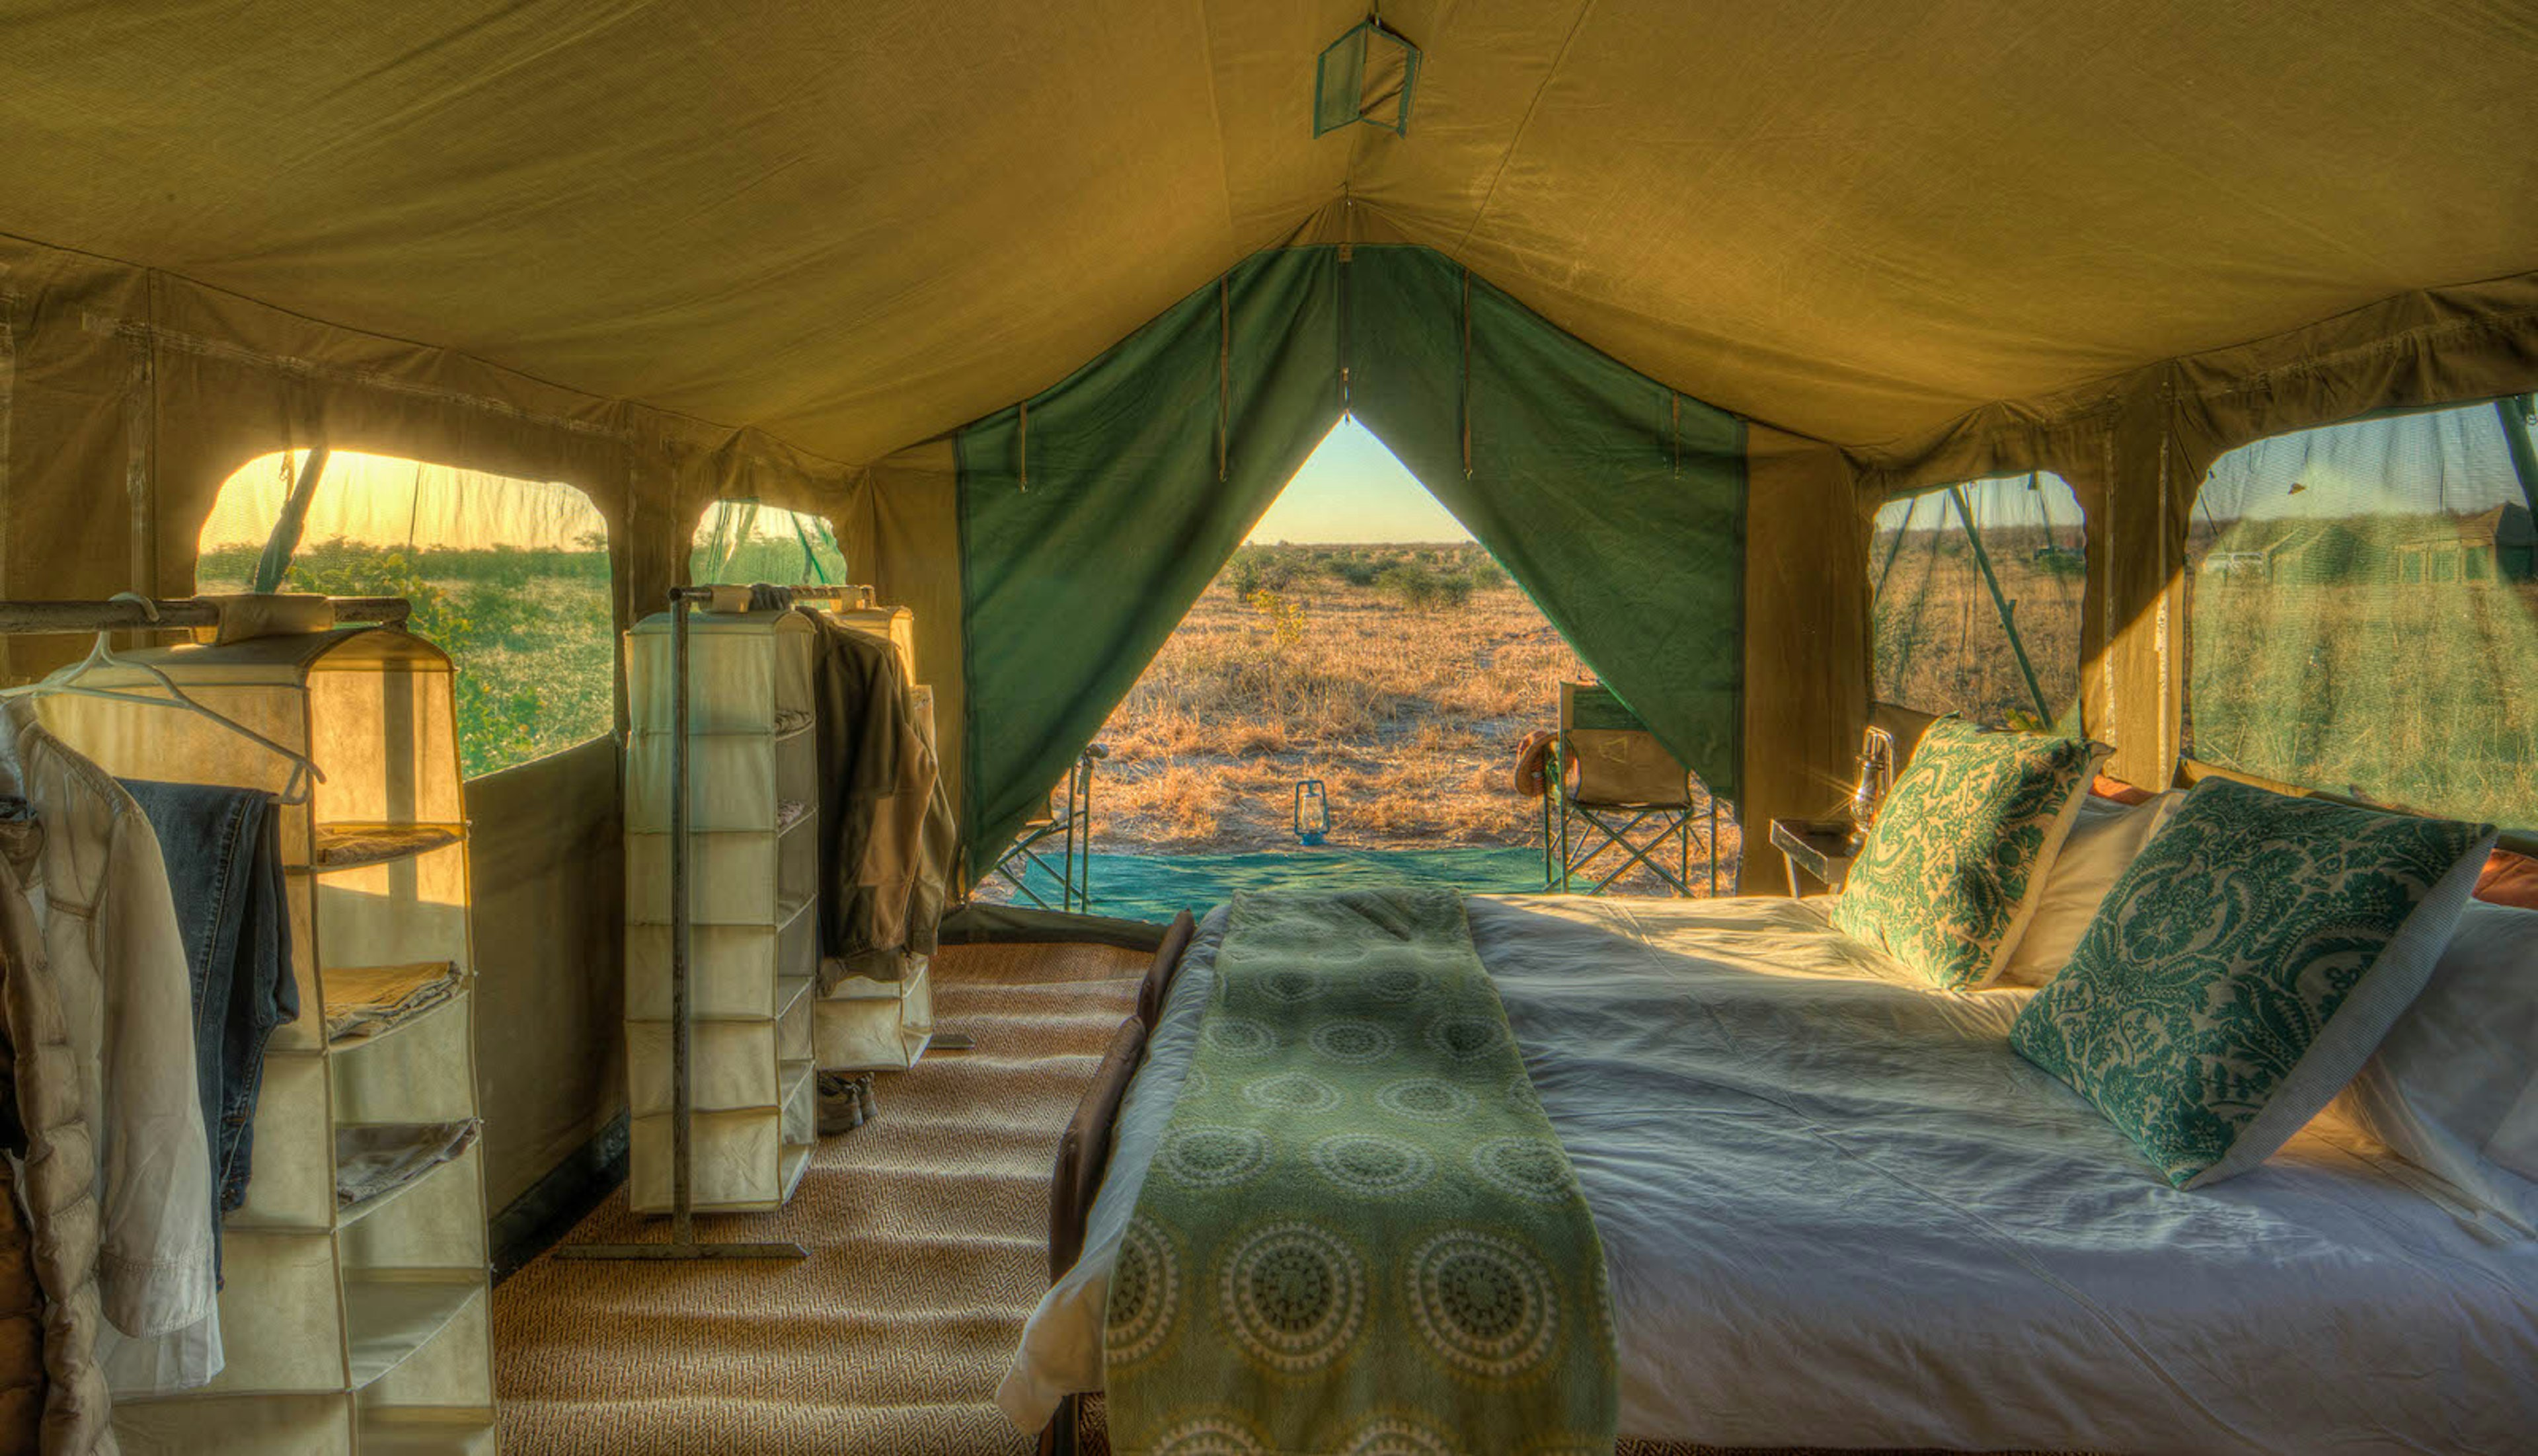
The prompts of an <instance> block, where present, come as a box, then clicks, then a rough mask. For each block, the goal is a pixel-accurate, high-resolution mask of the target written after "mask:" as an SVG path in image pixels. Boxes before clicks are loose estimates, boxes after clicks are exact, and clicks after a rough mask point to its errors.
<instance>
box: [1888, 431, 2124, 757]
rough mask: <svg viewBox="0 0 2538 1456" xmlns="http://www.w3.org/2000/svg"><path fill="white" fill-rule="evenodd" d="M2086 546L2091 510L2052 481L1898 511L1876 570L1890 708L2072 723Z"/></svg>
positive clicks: (2001, 486)
mask: <svg viewBox="0 0 2538 1456" xmlns="http://www.w3.org/2000/svg"><path fill="white" fill-rule="evenodd" d="M2086 545H2087V541H2086V535H2085V532H2084V529H2083V526H2082V521H2081V514H2080V502H2079V498H2078V497H2077V496H2074V495H2073V494H2072V492H2071V487H2070V486H2069V485H2068V484H2067V483H2066V482H2064V481H2063V479H2062V478H2061V477H2060V476H2058V475H2054V474H2052V473H2051V472H2049V471H2037V472H2035V473H2033V474H2028V475H2018V476H2009V477H2005V478H2002V479H1998V480H1981V481H1968V482H1965V483H1963V484H1961V485H1954V486H1946V487H1942V488H1940V489H1938V490H1935V491H1927V492H1923V493H1921V494H1919V495H1916V496H1904V497H1900V498H1897V499H1894V500H1889V501H1887V502H1886V504H1885V505H1884V506H1882V507H1880V508H1879V510H1878V512H1877V527H1876V530H1875V532H1874V533H1873V534H1872V537H1871V546H1870V550H1869V558H1868V571H1869V587H1870V590H1871V592H1872V600H1873V602H1874V604H1875V605H1874V608H1873V611H1874V615H1875V633H1876V635H1875V649H1874V658H1875V664H1874V665H1875V673H1876V678H1875V688H1876V695H1877V697H1878V700H1880V701H1882V702H1891V703H1896V704H1899V705H1901V706H1904V707H1908V708H1913V709H1916V710H1918V711H1921V712H1925V713H1947V712H1961V713H1964V714H1965V715H1966V716H1968V717H1970V718H1973V719H1976V720H1977V721H1980V722H1984V723H1992V724H2003V723H2024V724H2040V723H2052V722H2057V721H2061V720H2063V719H2064V718H2066V717H2067V716H2068V715H2069V713H2070V711H2071V709H2072V706H2073V704H2074V703H2075V702H2076V701H2077V700H2078V698H2079V691H2080V599H2081V594H2082V591H2083V589H2084V586H2085V582H2086V578H2087V576H2088V563H2087V554H2086Z"/></svg>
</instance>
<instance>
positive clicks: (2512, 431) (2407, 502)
mask: <svg viewBox="0 0 2538 1456" xmlns="http://www.w3.org/2000/svg"><path fill="white" fill-rule="evenodd" d="M2529 430H2530V410H2529V402H2528V400H2527V399H2526V398H2525V397H2524V398H2518V399H2510V400H2505V401H2501V402H2498V403H2493V404H2478V405H2472V406H2466V407H2462V408H2458V409H2448V410H2440V411H2435V412H2428V413H2420V414H2412V415H2401V416H2395V417H2390V418H2381V419H2370V420H2360V421H2354V422H2352V423H2349V424H2344V425H2336V426H2329V427H2327V428H2325V429H2321V430H2303V431H2301V432H2299V433H2297V434H2287V435H2281V436H2278V437H2276V438H2274V439H2268V440H2260V441H2258V442H2256V443H2255V444H2251V445H2246V446H2243V447H2241V448H2239V449H2237V450H2233V451H2231V452H2230V453H2229V454H2227V455H2224V456H2223V457H2221V459H2220V461H2219V462H2218V463H2216V464H2215V465H2214V466H2213V467H2212V473H2211V474H2210V476H2208V477H2207V478H2206V479H2205V480H2204V483H2203V490H2202V494H2201V496H2199V497H2198V498H2197V500H2196V502H2195V507H2194V518H2193V523H2192V527H2191V530H2190V533H2189V535H2188V539H2187V549H2186V565H2187V571H2188V577H2187V582H2188V585H2187V591H2188V600H2189V603H2190V612H2191V615H2190V617H2189V619H2188V621H2189V623H2190V628H2189V637H2188V650H2189V652H2190V654H2191V662H2192V666H2191V674H2190V676H2189V678H2188V680H2187V698H2186V723H2187V728H2186V734H2187V736H2186V752H2187V753H2189V754H2190V755H2192V756H2193V757H2195V758H2198V759H2202V760H2205V761H2210V762H2215V763H2220V764H2224V765H2227V766H2230V767H2235V768H2239V769H2242V770H2245V771H2247V772H2250V773H2257V774H2262V775H2264V776H2267V777H2271V778H2281V779H2288V780H2291V781H2293V782H2296V783H2301V784H2304V785H2308V786H2310V787H2314V788H2326V789H2334V790H2339V791H2343V792H2347V793H2355V794H2359V795H2363V796H2367V797H2372V798H2377V799H2381V800H2385V801H2387V802H2390V803H2395V804H2402V805H2406V806H2408V807H2412V808H2417V809H2423V810H2428V811H2431V812H2434V813H2439V814H2449V815H2457V816H2461V817H2464V818H2469V819H2492V820H2495V821H2497V822H2499V823H2504V824H2508V825H2512V826H2516V827H2526V826H2532V825H2538V689H2533V688H2532V686H2531V682H2530V674H2529V668H2530V666H2531V664H2532V663H2538V585H2533V584H2532V581H2531V578H2532V575H2533V565H2538V563H2533V553H2538V532H2534V531H2533V530H2532V529H2531V523H2530V502H2531V499H2532V498H2533V493H2538V461H2533V458H2532V455H2531V453H2530V452H2529V449H2528V437H2529Z"/></svg>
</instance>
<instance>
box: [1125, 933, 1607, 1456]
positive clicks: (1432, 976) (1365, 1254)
mask: <svg viewBox="0 0 2538 1456" xmlns="http://www.w3.org/2000/svg"><path fill="white" fill-rule="evenodd" d="M1104 1344H1105V1348H1106V1356H1105V1358H1106V1361H1107V1371H1106V1376H1105V1383H1106V1385H1107V1388H1108V1399H1109V1428H1110V1442H1111V1448H1112V1449H1113V1450H1115V1451H1117V1452H1119V1453H1121V1456H1149V1453H1151V1456H1237V1453H1258V1452H1276V1453H1305V1452H1314V1453H1321V1452H1330V1453H1348V1456H1446V1453H1452V1452H1475V1453H1477V1452H1510V1453H1531V1456H1555V1453H1558V1456H1569V1453H1577V1452H1587V1451H1601V1452H1609V1451H1611V1450H1612V1449H1613V1439H1614V1421H1615V1416H1616V1412H1617V1409H1618V1395H1617V1391H1616V1384H1615V1381H1616V1374H1615V1371H1616V1366H1615V1362H1614V1355H1613V1327H1612V1316H1611V1306H1610V1302H1609V1300H1608V1298H1607V1294H1606V1290H1605V1284H1604V1252H1603V1246H1602V1244H1601V1243H1600V1242H1598V1241H1597V1239H1596V1236H1595V1224H1594V1222H1593V1220H1592V1219H1591V1218H1589V1217H1588V1215H1587V1212H1586V1204H1585V1200H1584V1199H1583V1197H1581V1196H1580V1194H1579V1193H1578V1191H1577V1178H1576V1174H1575V1173H1574V1172H1573V1171H1571V1169H1570V1166H1569V1158H1568V1155H1567V1154H1566V1153H1564V1152H1562V1151H1561V1147H1560V1142H1559V1140H1558V1138H1557V1137H1556V1136H1555V1135H1554V1134H1553V1132H1552V1129H1551V1123H1550V1121H1549V1119H1547V1118H1545V1117H1544V1116H1543V1113H1542V1104H1541V1103H1540V1102H1538V1101H1536V1100H1535V1098H1534V1094H1533V1087H1532V1084H1531V1083H1530V1082H1529V1081H1527V1079H1526V1077H1525V1072H1524V1063H1523V1060H1522V1059H1521V1057H1520V1056H1519V1055H1518V1054H1517V1049H1516V1044H1515V1037H1514V1035H1513V1034H1512V1033H1511V1032H1510V1031H1509V1030H1508V1029H1507V1020H1506V1011H1505V1009H1504V1008H1503V1007H1502V1006H1501V1005H1500V1004H1499V996H1498V991H1497V989H1496V988H1495V987H1494V986H1492V985H1491V984H1490V978H1489V972H1488V971H1486V970H1485V969H1483V968H1482V966H1481V960H1480V957H1479V955H1478V954H1477V953H1475V952H1474V951H1473V949H1472V933H1471V927H1470V925H1469V923H1468V922H1467V921H1466V920H1465V919H1464V915H1463V901H1462V897H1461V896H1460V895H1457V894H1455V893H1452V892H1450V891H1414V890H1394V891H1364V892H1356V893H1347V894H1335V895H1278V894H1253V895H1240V896H1237V897H1236V899H1235V902H1234V911H1233V923H1232V925H1231V926H1230V927H1229V929H1228V931H1227V933H1226V938H1225V943H1224V946H1223V947H1222V948H1221V949H1220V951H1219V952H1218V955H1217V959H1216V984H1215V991H1214V994H1213V996H1212V997H1211V999H1210V1000H1209V1002H1208V1005H1207V1007H1206V1009H1205V1011H1204V1012H1203V1014H1202V1015H1201V1018H1200V1021H1199V1035H1198V1050H1197V1052H1196V1055H1195V1057H1194V1058H1193V1060H1192V1062H1191V1064H1190V1069H1189V1073H1188V1079H1187V1081H1186V1082H1185V1083H1184V1084H1183V1086H1182V1089H1181V1093H1180V1099H1179V1101H1178V1102H1177V1103H1176V1104H1175V1105H1174V1106H1173V1108H1172V1115H1171V1119H1170V1121H1169V1124H1168V1125H1167V1126H1166V1129H1165V1132H1164V1138H1163V1143H1162V1146H1161V1148H1160V1149H1159V1151H1158V1152H1157V1154H1156V1157H1155V1161H1154V1166H1153V1170H1152V1171H1151V1172H1150V1173H1148V1175H1147V1178H1146V1182H1145V1186H1144V1188H1143V1190H1142V1191H1141V1192H1140V1193H1139V1195H1138V1199H1137V1206H1136V1212H1135V1214H1134V1216H1133V1217H1132V1219H1131V1220H1130V1222H1129V1224H1128V1231H1127V1236H1126V1238H1125V1240H1124V1241H1123V1243H1122V1245H1121V1247H1120V1251H1119V1261H1118V1266H1117V1268H1116V1270H1115V1272H1114V1273H1113V1274H1112V1276H1111V1281H1110V1295H1109V1307H1108V1310H1107V1313H1106V1320H1105V1330H1104Z"/></svg>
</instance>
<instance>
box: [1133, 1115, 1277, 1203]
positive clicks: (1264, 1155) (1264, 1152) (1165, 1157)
mask: <svg viewBox="0 0 2538 1456" xmlns="http://www.w3.org/2000/svg"><path fill="white" fill-rule="evenodd" d="M1155 1158H1156V1160H1157V1161H1159V1162H1161V1163H1162V1164H1163V1167H1164V1171H1165V1173H1166V1174H1167V1175H1169V1177H1170V1178H1171V1180H1172V1181H1173V1182H1175V1183H1178V1184H1180V1185H1181V1186H1182V1187H1184V1188H1231V1187H1233V1186H1234V1185H1235V1184H1236V1183H1243V1182H1248V1181H1249V1180H1250V1178H1251V1177H1252V1175H1253V1174H1255V1173H1257V1172H1259V1171H1260V1170H1261V1169H1262V1168H1264V1167H1267V1166H1268V1165H1269V1137H1268V1135H1267V1134H1266V1133H1263V1132H1261V1131H1259V1130H1258V1129H1256V1128H1248V1127H1215V1126H1211V1125H1208V1124H1204V1123H1202V1124H1200V1125H1198V1126H1195V1127H1184V1128H1179V1129H1177V1130H1175V1131H1173V1132H1171V1133H1170V1134H1169V1135H1167V1136H1166V1137H1165V1139H1164V1146H1163V1147H1162V1148H1161V1149H1159V1150H1157V1152H1156V1154H1155Z"/></svg>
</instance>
